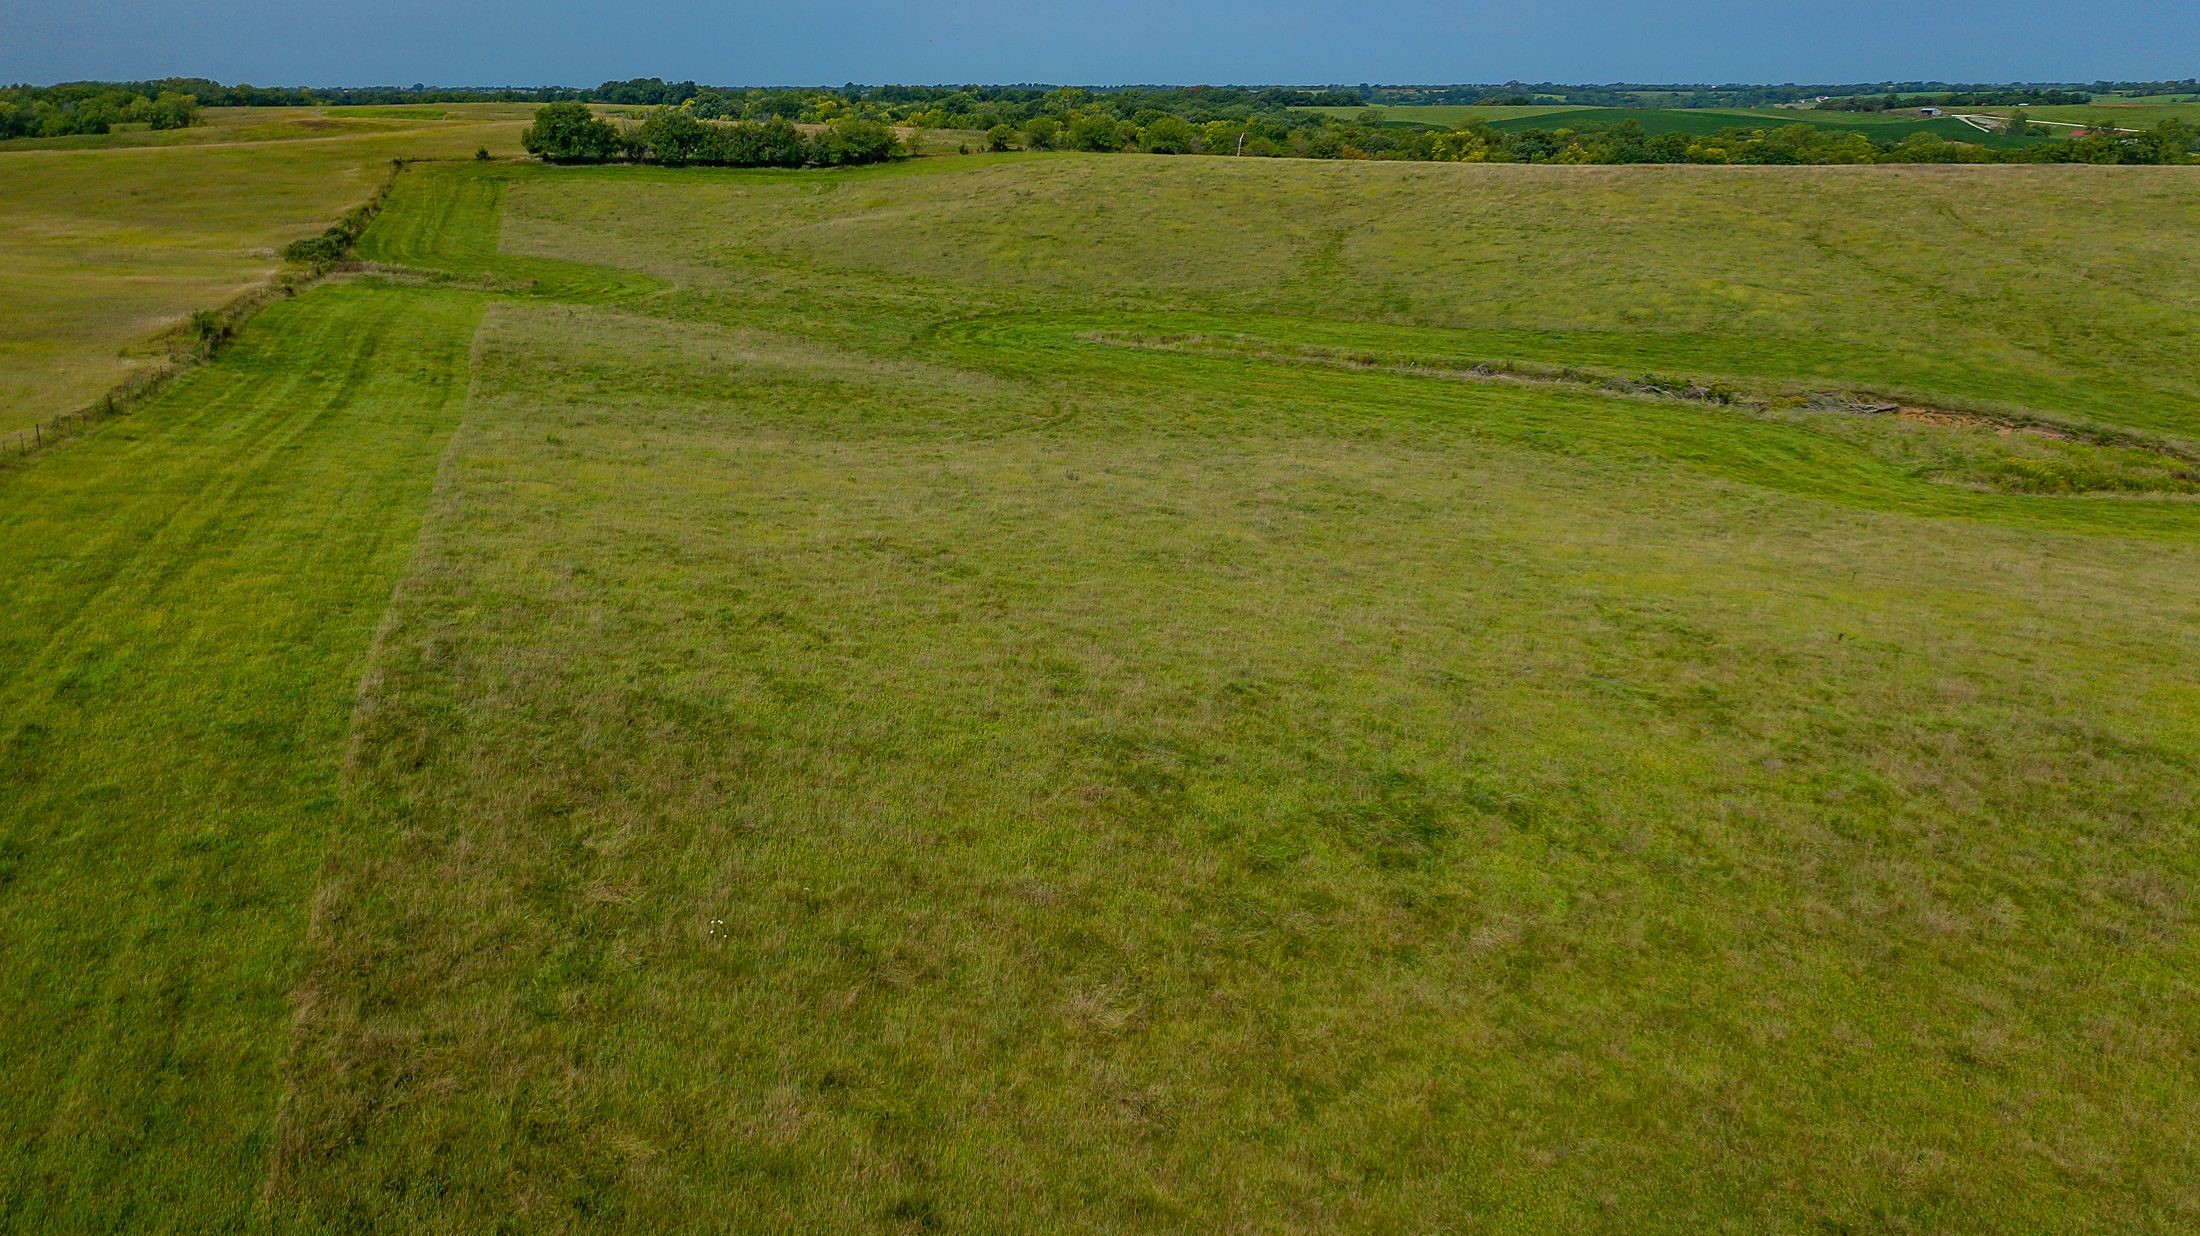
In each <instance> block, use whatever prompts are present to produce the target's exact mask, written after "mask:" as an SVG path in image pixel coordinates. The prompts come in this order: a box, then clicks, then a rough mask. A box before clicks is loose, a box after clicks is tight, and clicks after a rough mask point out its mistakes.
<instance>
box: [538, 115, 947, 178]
mask: <svg viewBox="0 0 2200 1236" xmlns="http://www.w3.org/2000/svg"><path fill="white" fill-rule="evenodd" d="M520 144H521V145H522V146H524V147H525V148H526V150H527V152H528V153H529V154H532V155H536V156H538V157H540V158H542V159H546V160H548V161H550V162H552V163H609V162H619V161H624V162H634V163H658V164H663V165H664V166H667V167H685V166H691V165H692V166H705V167H804V166H817V167H841V166H846V165H849V164H856V163H881V162H884V161H886V160H888V159H894V158H898V157H900V156H901V155H902V154H903V153H905V152H904V150H903V149H902V144H901V141H900V139H899V138H897V137H896V136H895V135H894V131H893V130H892V129H891V128H888V127H887V126H886V125H884V124H881V123H879V122H878V121H875V120H866V119H863V118H861V117H843V118H841V119H839V120H836V121H834V122H832V123H830V124H828V125H825V126H824V127H823V128H821V129H819V130H818V131H817V132H815V133H814V134H805V133H803V132H802V130H800V129H798V128H796V127H795V126H794V123H793V122H792V121H790V120H788V119H787V118H785V117H783V116H772V117H769V118H767V119H761V120H735V121H723V120H717V119H712V118H706V117H702V116H698V115H697V114H696V112H695V109H693V108H686V107H661V108H658V109H657V110H656V111H654V112H652V113H651V114H650V115H649V117H648V119H646V120H644V121H642V122H641V123H640V124H638V125H616V124H613V123H611V122H610V121H608V120H605V119H604V118H602V117H601V116H598V115H596V114H595V113H594V112H592V111H590V110H589V109H588V105H587V104H585V103H578V102H560V103H550V104H546V105H544V106H543V107H542V108H541V109H540V110H538V111H537V112H536V113H535V120H534V123H533V124H530V125H529V126H527V130H526V132H524V133H522V134H521V135H520Z"/></svg>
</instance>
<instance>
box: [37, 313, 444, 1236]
mask: <svg viewBox="0 0 2200 1236" xmlns="http://www.w3.org/2000/svg"><path fill="white" fill-rule="evenodd" d="M479 313H480V303H479V298H478V297H475V296H472V295H468V294H464V293H456V292H450V291H438V290H425V289H414V288H401V287H391V286H371V285H365V284H358V285H348V286H326V287H322V288H319V289H316V290H314V291H311V292H309V293H307V294H306V295H304V296H301V297H299V298H298V299H296V300H294V301H287V302H283V303H281V304H278V305H276V306H274V307H273V308H271V309H269V310H268V311H267V312H266V313H265V314H263V315H262V316H261V317H260V318H259V319H257V320H256V321H255V322H254V323H253V324H252V325H251V326H250V327H249V328H248V330H247V332H246V333H245V335H244V337H243V339H242V341H241V342H240V343H239V345H238V346H237V347H236V348H235V350H234V351H232V352H230V353H228V354H226V355H225V356H224V357H223V358H222V359H221V360H219V361H218V362H216V363H215V364H213V365H211V366H209V367H207V368H204V369H201V370H199V371H197V372H195V373H193V374H191V375H190V376H188V377H187V378H185V379H183V380H182V381H180V382H179V383H178V384H177V385H176V386H174V387H172V388H170V389H169V390H168V391H167V392H165V393H164V394H162V395H161V396H160V397H159V398H158V399H157V400H155V401H154V402H152V403H150V404H148V405H147V406H145V407H144V408H142V409H140V410H139V411H138V412H136V413H135V414H133V415H131V416H129V417H127V418H125V419H122V420H118V421H115V422H112V423H110V424H108V425H105V426H103V427H102V428H101V429H100V430H99V432H97V433H95V434H93V435H92V436H91V437H89V438H86V439H84V440H81V441H77V442H72V443H69V444H67V445H65V446H63V447H61V448H59V449H56V450H54V451H51V452H49V453H48V454H45V455H42V456H35V457H33V458H32V459H30V460H28V461H26V462H24V463H23V464H20V465H15V466H10V467H7V468H5V469H0V595H4V596H6V597H7V598H8V618H7V621H6V622H5V623H0V955H4V956H6V958H7V964H6V965H5V966H0V1059H5V1060H6V1061H7V1066H6V1068H5V1069H0V1228H7V1229H11V1230H21V1231H33V1230H57V1229H76V1230H92V1229H100V1230H114V1229H120V1228H149V1227H160V1228H169V1229H174V1230H208V1229H209V1228H212V1227H216V1226H222V1225H228V1224H233V1223H235V1222H237V1221H239V1220H240V1219H242V1218H243V1217H244V1216H245V1215H246V1214H247V1213H248V1210H249V1207H250V1206H251V1205H252V1203H253V1200H254V1198H255V1197H256V1196H257V1195H258V1192H259V1182H260V1175H261V1172H262V1170H263V1168H264V1166H265V1163H266V1160H267V1154H268V1145H269V1142H268V1134H269V1130H270V1128H271V1126H272V1123H273V1119H274V1115H275V1108H276V1091H275V1083H276V1078H277V1075H278V1070H277V1062H278V1058H279V1055H280V1052H281V1048H282V1044H283V1030H284V1027H285V1026H286V1025H287V1023H288V1022H289V1020H290V1015H291V1005H290V1000H291V996H292V994H293V989H294V987H295V984H296V980H297V977H298V973H299V967H298V955H299V954H298V950H299V946H300V944H301V941H302V936H303V931H304V924H305V921H306V902H307V898H308V896H309V895H310V893H311V890H312V887H313V879H314V872H315V870H316V868H317V866H318V864H319V862H320V859H321V851H322V845H323V841H324V837H325V834H326V832H327V829H328V825H329V821H330V818H331V813H332V810H333V807H334V803H335V795H336V789H337V777H338V768H339V762H340V755H341V750H342V744H343V740H344V734H345V730H346V726H347V721H348V718H349V716H350V713H351V708H352V700H353V696H354V693H355V686H356V683H357V680H358V676H359V673H360V668H361V665H362V664H363V660H364V657H365V654H366V651H367V648H368V646H369V644H370V642H371V639H372V635H373V631H374V629H375V625H376V623H377V621H378V619H379V616H380V614H381V612H382V610H383V607H384V604H385V602H386V600H387V598H388V595H389V591H390V588H391V586H392V584H393V583H394V582H395V580H396V579H397V577H398V575H399V573H400V571H401V569H402V568H403V566H404V563H405V561H406V559H407V556H408V555H409V553H410V552H411V547H412V545H413V541H414V538H415V535H416V533H417V529H418V526H419V521H420V512H421V509H422V507H423V506H424V505H425V503H426V500H427V497H428V493H429V489H430V486H431V484H432V480H433V477H434V473H435V469H436V464H437V460H438V458H439V457H440V455H441V453H442V451H443V449H444V445H445V442H446V440H447V438H448V436H449V433H450V431H451V429H452V428H453V426H454V425H455V423H456V421H457V418H458V416H459V414H460V410H461V407H462V405H463V401H464V394H465V382H466V374H467V372H468V363H467V355H468V352H467V349H468V347H469V344H470V340H471V338H472V334H473V330H474V326H475V324H476V321H477V319H478V316H479Z"/></svg>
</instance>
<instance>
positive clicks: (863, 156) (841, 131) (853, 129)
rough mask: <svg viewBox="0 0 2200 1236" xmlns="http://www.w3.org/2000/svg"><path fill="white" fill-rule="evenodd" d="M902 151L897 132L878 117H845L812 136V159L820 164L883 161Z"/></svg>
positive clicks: (827, 165) (833, 165)
mask: <svg viewBox="0 0 2200 1236" xmlns="http://www.w3.org/2000/svg"><path fill="white" fill-rule="evenodd" d="M901 153H902V148H901V141H900V139H898V138H896V137H895V136H894V131H893V130H892V129H889V128H887V127H886V126H885V125H883V124H880V123H879V122H878V121H876V120H858V119H856V118H854V117H846V118H843V119H840V120H836V121H834V122H833V123H832V124H830V125H827V126H826V127H825V130H824V131H823V132H821V133H819V134H818V135H817V136H816V137H813V138H811V139H810V161H811V162H813V163H816V164H817V165H818V166H820V167H845V166H847V165H849V164H855V163H883V162H885V161H886V160H888V159H891V158H894V157H896V156H898V155H900V154H901Z"/></svg>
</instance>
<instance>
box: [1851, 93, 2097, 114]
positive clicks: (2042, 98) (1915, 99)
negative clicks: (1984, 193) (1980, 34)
mask: <svg viewBox="0 0 2200 1236" xmlns="http://www.w3.org/2000/svg"><path fill="white" fill-rule="evenodd" d="M2092 101H2093V95H2092V94H2091V93H2090V92H2088V91H2084V90H1966V91H1947V92H1943V93H1941V94H1895V93H1891V92H1890V93H1887V94H1881V95H1868V94H1860V95H1851V96H1849V97H1846V98H1839V99H1828V100H1826V101H1825V102H1823V103H1820V104H1819V105H1818V108H1819V110H1820V111H1836V112H1891V111H1898V110H1900V109H1902V108H1905V107H2023V106H2025V105H2027V104H2035V105H2039V106H2043V107H2051V106H2058V105H2062V106H2067V105H2070V104H2075V103H2091V102H2092Z"/></svg>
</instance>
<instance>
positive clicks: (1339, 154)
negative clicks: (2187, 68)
mask: <svg viewBox="0 0 2200 1236" xmlns="http://www.w3.org/2000/svg"><path fill="white" fill-rule="evenodd" d="M986 137H987V144H988V145H989V146H990V147H991V148H993V149H995V150H1013V149H1018V148H1022V149H1033V150H1049V149H1070V150H1098V151H1112V150H1140V151H1144V152H1146V153H1149V154H1195V153H1196V154H1214V155H1250V156H1258V157H1267V158H1303V159H1401V160H1418V161H1426V162H1466V163H1743V164H1748V163H1760V164H1765V163H1790V164H1804V163H1807V164H1836V163H2184V162H2192V161H2194V156H2195V150H2196V145H2200V130H2196V129H2195V128H2194V127H2193V126H2192V125H2189V124H2186V123H2184V122H2181V121H2175V120H2171V121H2165V122H2163V123H2162V124H2161V125H2158V126H2157V127H2155V128H2154V129H2151V130H2148V131H2147V132H2144V133H2113V134H2093V135H2089V136H2086V137H2078V138H2070V139H2067V140H2061V141H2052V142H2039V143H2036V144H2033V145H2029V146H2023V147H2015V148H1988V147H1985V146H1980V145H1977V144H1975V143H1971V142H1960V141H1949V140H1947V139H1945V138H1942V137H1939V136H1937V135H1935V134H1932V133H1924V132H1917V133H1912V134H1910V135H1908V136H1906V137H1904V138H1903V139H1901V140H1900V141H1879V140H1874V139H1873V138H1871V137H1870V136H1868V135H1866V134H1864V133H1860V132H1856V131H1854V130H1842V129H1829V128H1824V127H1821V126H1817V125H1808V124H1792V125H1782V126H1778V127H1764V128H1747V127H1738V128H1729V129H1722V130H1720V131H1719V132H1716V133H1711V134H1687V133H1661V134H1655V135H1653V134H1649V133H1646V132H1644V130H1643V128H1642V126H1641V125H1639V124H1637V123H1636V122H1634V121H1632V120H1622V121H1619V122H1617V123H1613V124H1600V125H1585V126H1579V127H1573V128H1564V129H1528V130H1525V131H1521V132H1509V131H1505V130H1500V129H1496V128H1493V127H1491V126H1490V125H1489V124H1488V123H1486V122H1483V121H1470V122H1468V123H1466V124H1463V125H1460V126H1459V127H1457V128H1455V129H1451V130H1436V129H1402V128H1389V127H1384V126H1381V125H1377V124H1367V123H1361V122H1332V123H1328V124H1320V125H1311V126H1297V127H1289V126H1284V125H1278V124H1275V123H1273V122H1272V121H1270V120H1269V119H1268V118H1266V117H1254V118H1252V119H1250V120H1247V121H1242V122H1238V121H1212V122H1210V123H1208V124H1205V125H1199V126H1193V125H1190V124H1188V123H1186V122H1185V121H1183V120H1181V119H1179V118H1177V117H1173V116H1163V117H1159V118H1156V119H1154V120H1153V121H1151V122H1150V123H1148V124H1145V125H1137V124H1132V123H1124V122H1117V121H1114V120H1112V119H1109V118H1106V117H1101V116H1095V115H1092V114H1089V113H1088V114H1085V115H1081V116H1078V117H1076V118H1075V119H1074V120H1072V121H1071V122H1070V123H1069V124H1067V125H1058V124H1056V123H1055V122H1054V121H1053V120H1052V119H1051V118H1049V117H1040V118H1038V119H1035V120H1032V121H1030V122H1028V123H1027V124H1025V125H1024V126H1023V127H1021V128H1017V127H1014V126H1009V125H999V126H996V127H995V128H993V129H992V130H991V131H989V132H988V133H987V135H986Z"/></svg>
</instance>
